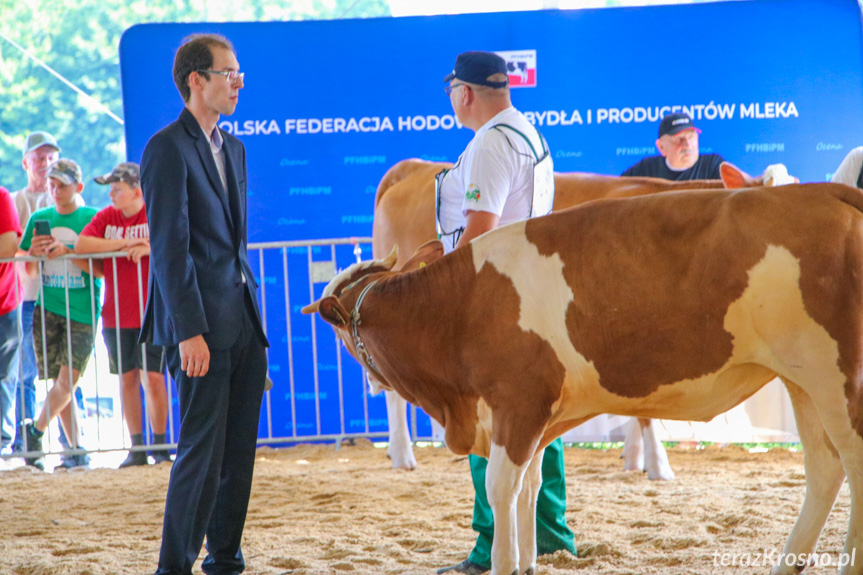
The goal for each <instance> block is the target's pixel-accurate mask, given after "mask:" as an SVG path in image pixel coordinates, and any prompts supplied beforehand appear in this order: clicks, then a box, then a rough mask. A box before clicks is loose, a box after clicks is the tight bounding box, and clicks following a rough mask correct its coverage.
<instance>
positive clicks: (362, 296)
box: [302, 240, 443, 389]
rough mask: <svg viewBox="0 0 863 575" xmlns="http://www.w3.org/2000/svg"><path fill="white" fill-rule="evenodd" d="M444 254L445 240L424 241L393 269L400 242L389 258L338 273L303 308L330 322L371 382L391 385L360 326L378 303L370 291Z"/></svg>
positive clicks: (358, 265)
mask: <svg viewBox="0 0 863 575" xmlns="http://www.w3.org/2000/svg"><path fill="white" fill-rule="evenodd" d="M442 255H443V244H442V243H441V242H440V241H438V240H432V241H430V242H427V243H425V244H423V245H421V246H420V247H419V248H418V249H417V251H416V252H415V253H414V255H413V256H411V258H410V259H409V260H408V261H407V262H406V263H405V265H404V266H403V267H402V269H401V270H399V271H397V272H394V271H392V268H393V266H394V265H395V263H396V260H397V259H398V246H393V249H392V251H391V252H390V254H389V255H388V256H387V257H386V258H384V259H382V260H371V261H365V262H358V263H355V264H353V265H352V266H350V267H348V268H347V269H346V270H344V271H343V272H341V273H339V274H337V275H336V276H335V277H334V278H333V279H332V280H330V283H328V284H327V286H326V287H325V288H324V291H323V293H322V294H321V298H320V299H319V300H317V301H316V302H314V303H311V304H309V305H307V306H306V307H304V308H303V309H302V312H303V313H304V314H311V313H315V312H317V313H318V314H319V315H320V316H321V318H323V320H324V321H326V322H327V323H329V324H331V325H332V326H333V328H334V329H335V331H336V335H337V336H338V337H339V339H341V340H342V342H343V343H344V344H345V347H346V348H347V350H348V352H349V353H350V354H351V355H352V356H354V358H355V359H356V360H357V361H359V362H360V364H361V365H362V366H363V367H365V368H366V370H367V371H368V372H369V380H370V381H371V382H372V385H373V386H382V387H384V388H386V389H390V386H389V385H387V384H386V382H385V381H383V378H382V377H381V376H380V372H379V371H378V367H377V365H376V364H375V362H374V358H373V357H371V355H370V354H369V352H368V351H367V349H366V348H365V344H364V341H363V336H362V331H363V330H362V328H360V327H359V326H360V323H361V317H363V316H364V315H365V314H366V312H367V311H368V309H369V308H371V307H373V306H374V305H375V303H374V299H375V296H374V295H370V294H373V293H374V292H375V291H377V290H376V289H375V288H377V287H379V286H380V285H382V283H383V282H384V281H386V278H387V277H389V276H393V275H398V274H404V273H409V272H412V271H414V270H417V269H419V268H421V267H424V266H425V265H426V264H428V263H430V262H432V261H434V260H436V259H438V258H439V257H441V256H442ZM379 305H380V304H379ZM361 314H362V315H361Z"/></svg>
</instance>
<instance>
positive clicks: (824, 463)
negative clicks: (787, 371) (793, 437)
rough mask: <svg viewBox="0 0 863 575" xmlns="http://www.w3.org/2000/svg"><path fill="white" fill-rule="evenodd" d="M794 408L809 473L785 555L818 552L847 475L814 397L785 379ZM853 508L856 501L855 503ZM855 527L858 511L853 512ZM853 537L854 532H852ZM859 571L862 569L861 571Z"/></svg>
mask: <svg viewBox="0 0 863 575" xmlns="http://www.w3.org/2000/svg"><path fill="white" fill-rule="evenodd" d="M783 381H784V382H785V386H786V387H787V388H788V394H789V396H790V397H791V404H792V406H793V407H794V419H795V420H796V422H797V431H798V433H799V434H800V442H801V443H802V444H803V467H804V469H805V472H806V496H805V497H804V499H803V507H802V509H801V510H800V516H799V517H798V518H797V522H796V523H795V524H794V528H793V529H792V530H791V534H790V535H789V536H788V541H787V542H786V544H785V550H784V554H785V555H791V554H793V555H795V556H797V557H801V556H809V554H811V553H813V552H814V551H815V546H816V545H817V543H818V538H819V537H820V536H821V530H822V529H823V528H824V524H825V523H826V522H827V516H828V515H830V510H831V509H832V508H833V503H834V501H836V495H837V494H838V493H839V488H840V487H842V481H843V479H844V478H845V471H844V468H843V467H842V462H841V460H840V459H839V455H838V453H837V452H836V449H835V447H834V446H833V443H832V442H831V441H830V438H829V437H828V436H827V433H826V431H825V429H824V425H823V424H822V422H821V418H820V417H819V415H818V412H817V411H816V409H815V404H814V403H813V401H812V398H811V397H810V396H809V395H808V394H807V393H806V392H805V391H803V390H802V389H801V388H800V387H798V386H797V385H796V384H794V383H791V382H789V381H788V380H785V379H783ZM852 509H853V503H852ZM851 519H852V528H853V520H854V513H853V511H852V514H851ZM849 536H850V532H849ZM784 563H785V562H784V561H783V562H782V564H781V565H777V566H776V567H775V568H774V569H773V575H792V574H797V573H799V572H800V569H798V568H797V567H796V566H788V565H785V564H784ZM858 573H859V571H858Z"/></svg>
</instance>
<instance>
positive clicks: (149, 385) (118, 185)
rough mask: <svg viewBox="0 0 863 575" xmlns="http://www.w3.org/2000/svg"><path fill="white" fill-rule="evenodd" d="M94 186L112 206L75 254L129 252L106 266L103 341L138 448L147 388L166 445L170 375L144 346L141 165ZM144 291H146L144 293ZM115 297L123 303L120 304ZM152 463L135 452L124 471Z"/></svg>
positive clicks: (145, 242) (156, 350)
mask: <svg viewBox="0 0 863 575" xmlns="http://www.w3.org/2000/svg"><path fill="white" fill-rule="evenodd" d="M94 180H95V182H96V183H97V184H102V185H110V186H111V192H110V197H111V204H112V205H110V206H108V207H107V208H104V209H102V210H101V211H100V212H99V213H98V214H96V216H95V217H94V218H93V219H92V220H90V223H88V224H87V226H86V227H85V228H84V230H83V231H82V232H81V235H80V236H78V241H77V242H76V243H75V253H77V254H93V253H105V252H121V251H125V252H127V256H126V257H125V258H113V260H114V261H112V260H107V261H106V262H105V266H104V269H105V288H106V290H105V305H104V306H103V308H102V337H103V339H104V341H105V347H106V348H107V349H108V367H109V370H110V372H111V373H112V374H115V375H118V374H119V375H120V400H121V402H122V405H123V416H124V418H125V420H126V427H127V428H128V430H129V436H130V437H131V439H132V446H133V447H136V446H143V445H144V432H143V423H142V421H141V419H142V417H141V410H142V406H141V393H140V388H141V385H142V384H143V386H144V394H145V397H146V400H147V413H148V414H149V417H150V423H151V425H152V428H153V443H154V444H164V443H166V437H165V427H166V424H167V421H168V394H167V391H166V389H165V377H164V376H163V375H162V374H163V373H164V371H165V360H164V354H163V353H162V348H161V347H160V346H157V345H152V344H140V343H138V332H139V331H140V330H141V317H142V315H143V311H144V305H146V293H147V292H146V289H147V285H148V279H149V271H150V232H149V228H148V226H147V210H145V209H144V194H143V192H142V191H141V178H140V171H139V168H138V164H134V163H132V162H124V163H122V164H118V165H117V166H116V167H115V168H114V169H113V170H112V171H111V172H110V173H108V174H105V175H104V176H99V177H97V178H94ZM115 266H116V272H117V275H116V278H115V276H114V268H115ZM138 286H141V288H142V289H141V290H139V289H138ZM115 292H116V293H117V299H115V298H114V293H115ZM118 323H119V325H118ZM118 328H119V329H118ZM150 453H151V455H152V456H153V459H154V460H155V462H156V463H162V462H164V461H170V460H171V456H170V455H169V453H168V450H167V449H164V448H161V449H154V450H152V451H151V452H150ZM148 463H149V461H148V459H147V452H146V451H144V450H143V449H141V450H135V449H133V450H131V451H129V455H128V456H127V457H126V459H125V460H124V461H123V462H122V463H120V467H130V466H133V465H147V464H148Z"/></svg>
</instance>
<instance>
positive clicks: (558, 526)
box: [435, 52, 575, 575]
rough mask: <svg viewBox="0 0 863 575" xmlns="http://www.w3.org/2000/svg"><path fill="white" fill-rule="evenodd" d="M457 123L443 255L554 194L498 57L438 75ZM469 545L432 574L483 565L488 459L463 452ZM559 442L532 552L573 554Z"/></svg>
mask: <svg viewBox="0 0 863 575" xmlns="http://www.w3.org/2000/svg"><path fill="white" fill-rule="evenodd" d="M444 82H445V83H447V86H445V88H444V91H445V92H446V93H447V94H448V95H449V97H450V103H451V104H452V108H453V111H454V112H455V114H456V116H457V117H458V119H459V121H460V122H461V123H462V124H463V125H464V126H465V127H467V128H470V129H471V130H473V131H474V132H475V134H474V137H473V139H472V140H471V141H470V143H469V144H468V146H467V148H466V149H465V151H464V152H463V153H462V154H461V156H459V159H458V161H457V162H456V163H455V165H454V166H453V167H452V168H451V169H449V170H444V171H443V172H441V173H440V174H438V176H437V178H436V185H435V195H436V200H437V201H436V202H435V204H436V209H437V214H436V216H437V217H436V219H437V227H438V237H439V238H440V239H441V241H442V242H443V244H444V249H445V251H446V252H447V253H448V252H450V251H452V250H454V249H457V248H459V247H462V246H464V245H467V243H468V242H470V241H471V240H472V239H474V238H476V237H477V236H479V235H481V234H483V233H485V232H487V231H489V230H492V229H494V228H496V227H498V226H501V225H506V224H509V223H513V222H517V221H521V220H525V219H527V218H530V217H536V216H542V215H545V214H547V213H549V212H550V211H551V205H552V201H553V199H554V167H553V166H552V160H551V154H550V153H549V150H548V144H547V143H546V141H545V138H543V137H542V134H540V133H539V131H538V130H537V129H536V127H534V126H533V125H532V124H531V123H530V122H529V121H528V120H527V118H525V117H524V115H523V114H521V112H519V111H518V110H516V109H515V108H514V107H513V105H512V102H511V100H510V93H509V83H508V78H507V72H506V62H505V61H504V60H503V58H501V57H500V56H498V55H496V54H493V53H491V52H465V53H462V54H459V56H458V58H456V63H455V68H454V69H453V71H452V73H450V74H449V75H447V76H446V77H445V78H444ZM469 460H470V468H471V477H472V479H473V484H474V488H475V489H476V497H475V499H474V516H473V528H474V530H475V531H477V533H478V537H477V540H476V546H475V547H474V549H473V551H471V553H470V555H469V556H468V558H467V559H466V560H464V561H462V562H460V563H457V564H456V565H453V566H451V567H445V568H443V569H439V570H438V573H467V574H471V575H477V574H480V573H485V572H486V571H488V570H489V569H490V568H491V547H492V541H493V535H494V518H493V516H492V512H491V506H490V505H489V502H488V496H487V494H486V490H485V474H486V467H487V465H488V460H487V459H486V458H484V457H477V456H474V455H471V456H469ZM565 512H566V479H565V477H564V468H563V444H562V442H561V440H560V439H557V440H556V441H554V442H553V443H552V444H551V445H549V446H548V447H547V448H546V450H545V453H544V455H543V462H542V488H541V489H540V493H539V500H538V501H537V510H536V515H537V522H536V536H537V537H536V543H537V552H538V553H539V554H540V555H543V554H547V553H553V552H555V551H557V550H559V549H566V550H567V551H569V552H570V553H573V554H574V553H575V546H574V540H573V539H574V538H573V534H572V531H570V529H569V527H567V525H566V518H565Z"/></svg>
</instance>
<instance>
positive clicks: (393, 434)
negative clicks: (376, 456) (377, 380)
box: [385, 391, 417, 471]
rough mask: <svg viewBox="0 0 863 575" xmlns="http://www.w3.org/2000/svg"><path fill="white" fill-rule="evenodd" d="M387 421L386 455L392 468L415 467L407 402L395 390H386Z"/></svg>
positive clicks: (408, 468)
mask: <svg viewBox="0 0 863 575" xmlns="http://www.w3.org/2000/svg"><path fill="white" fill-rule="evenodd" d="M385 394H386V400H387V421H388V423H389V428H390V444H389V447H387V456H389V458H390V459H391V460H392V462H393V469H407V470H409V471H410V470H413V469H416V468H417V460H416V458H415V457H414V451H413V446H412V445H411V434H410V430H409V429H408V414H407V407H408V402H407V401H405V400H404V398H402V396H400V395H399V394H398V393H396V392H395V391H386V392H385Z"/></svg>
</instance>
